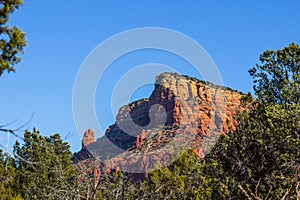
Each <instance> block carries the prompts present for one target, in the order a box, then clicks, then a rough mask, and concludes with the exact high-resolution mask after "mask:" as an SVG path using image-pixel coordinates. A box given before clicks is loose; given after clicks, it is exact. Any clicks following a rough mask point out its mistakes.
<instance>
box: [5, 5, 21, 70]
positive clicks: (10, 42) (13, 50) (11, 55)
mask: <svg viewBox="0 0 300 200" xmlns="http://www.w3.org/2000/svg"><path fill="white" fill-rule="evenodd" d="M22 4H23V2H22V0H1V1H0V76H1V75H2V73H3V72H4V71H7V72H11V71H13V72H14V71H15V69H14V68H13V66H14V65H15V64H17V63H19V62H20V61H21V59H20V57H18V54H19V53H23V50H24V47H25V46H26V40H25V33H24V32H23V31H21V30H20V29H19V28H18V27H16V26H13V27H10V26H9V25H8V21H9V17H10V15H11V13H13V12H14V11H15V10H16V9H18V8H19V7H20V6H21V5H22Z"/></svg>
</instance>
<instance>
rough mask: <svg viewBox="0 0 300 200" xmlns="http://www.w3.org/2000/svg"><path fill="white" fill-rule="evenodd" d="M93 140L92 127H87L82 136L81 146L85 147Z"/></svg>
mask: <svg viewBox="0 0 300 200" xmlns="http://www.w3.org/2000/svg"><path fill="white" fill-rule="evenodd" d="M93 142H95V138H94V131H93V130H92V129H88V130H87V131H85V132H84V134H83V138H82V146H83V147H87V146H88V145H89V144H91V143H93Z"/></svg>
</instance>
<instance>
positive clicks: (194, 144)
mask: <svg viewBox="0 0 300 200" xmlns="http://www.w3.org/2000/svg"><path fill="white" fill-rule="evenodd" d="M241 96H242V94H241V93H238V92H236V91H233V90H231V89H229V88H225V87H221V86H216V85H213V84H210V83H205V82H203V81H199V80H197V79H195V78H190V77H187V76H181V75H178V74H176V73H163V74H161V75H159V76H158V77H156V80H155V88H154V91H153V92H152V94H151V96H150V97H149V99H141V100H138V101H136V102H133V103H131V104H129V105H125V106H123V107H121V108H120V110H119V113H118V115H117V117H116V122H115V124H113V125H111V126H110V127H109V128H108V129H107V130H106V133H105V135H104V136H103V137H101V138H99V139H98V140H97V141H94V140H93V137H91V136H93V132H92V131H91V130H88V131H87V132H86V133H85V134H84V138H83V142H82V144H83V146H85V147H87V149H88V150H89V152H91V153H92V154H93V155H95V156H97V157H98V158H100V160H101V161H103V163H105V165H106V166H108V167H110V168H120V169H121V170H122V171H126V172H130V173H147V171H148V170H149V169H151V168H153V167H154V166H155V165H156V166H157V164H158V165H165V164H168V163H169V162H171V160H170V157H171V156H172V155H175V154H176V153H177V152H178V150H179V149H186V148H193V149H194V151H195V153H196V155H197V156H198V157H203V156H204V155H205V153H206V152H208V151H209V149H210V147H211V146H212V145H213V144H214V143H215V142H216V140H217V138H218V136H219V135H220V134H226V133H227V132H228V130H229V128H230V127H231V128H234V126H235V118H234V116H235V114H236V112H237V110H238V109H239V107H240V98H241ZM80 153H81V154H83V152H79V153H78V155H79V154H80Z"/></svg>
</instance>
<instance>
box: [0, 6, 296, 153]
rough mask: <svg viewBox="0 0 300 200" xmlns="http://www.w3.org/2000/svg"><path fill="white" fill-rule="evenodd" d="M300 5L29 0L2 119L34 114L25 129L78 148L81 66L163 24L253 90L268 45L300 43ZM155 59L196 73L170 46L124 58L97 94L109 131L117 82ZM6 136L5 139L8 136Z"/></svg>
mask: <svg viewBox="0 0 300 200" xmlns="http://www.w3.org/2000/svg"><path fill="white" fill-rule="evenodd" d="M299 8H300V1H299V0H286V1H283V0H281V1H279V0H260V1H258V0H257V1H255V0H251V1H250V0H247V1H216V0H212V1H200V0H193V1H185V2H184V1H174V0H172V1H171V0H165V1H161V0H152V1H145V0H144V1H141V0H131V1H122V0H118V1H116V0H110V1H103V0H86V1H78V0H52V1H29V0H27V1H25V4H24V6H23V7H21V9H20V10H19V11H17V12H15V13H14V14H13V16H12V18H11V21H10V23H11V24H13V25H17V26H19V27H20V28H21V29H22V30H24V31H25V32H26V34H27V41H28V46H27V47H26V50H25V54H24V55H23V56H22V58H23V60H22V63H21V64H19V65H17V66H16V70H17V71H16V73H15V74H13V73H10V74H7V73H4V75H3V76H2V77H1V78H0V96H1V104H0V110H1V114H0V124H5V123H8V122H11V121H14V120H17V121H16V122H14V123H13V124H11V125H10V127H11V128H14V127H18V126H19V125H22V124H23V123H25V122H26V121H27V120H28V119H29V118H30V116H31V114H32V113H33V114H34V115H33V119H32V120H31V121H30V123H29V124H27V125H26V126H25V128H27V129H32V128H33V127H36V128H37V129H38V130H40V131H41V133H42V134H44V135H50V134H53V133H56V132H58V133H60V134H61V135H62V137H63V138H66V141H68V142H69V143H70V144H71V150H72V151H78V150H79V149H80V147H81V146H80V145H81V141H80V140H81V139H80V137H79V136H78V134H77V131H76V128H75V124H74V121H73V114H72V92H73V85H74V81H75V78H76V74H77V72H78V70H79V68H80V65H81V64H82V62H83V60H84V59H85V57H86V56H87V55H88V54H89V53H90V52H91V50H92V49H94V48H95V47H96V46H97V45H98V44H99V43H100V42H102V41H103V40H105V39H107V38H108V37H110V36H112V35H114V34H117V33H119V32H122V31H125V30H128V29H133V28H140V27H164V28H169V29H173V30H176V31H179V32H182V33H184V34H186V35H188V36H190V37H191V38H193V39H195V40H196V41H197V42H198V43H199V44H201V45H202V46H203V47H204V48H205V49H206V51H207V52H208V53H209V54H210V56H211V57H212V59H213V60H214V61H215V63H216V64H217V66H218V69H219V71H220V73H221V75H222V78H223V81H224V83H225V85H226V86H229V87H231V88H233V89H236V90H239V91H242V92H248V91H252V80H251V78H250V77H249V75H248V72H247V71H248V69H249V68H251V67H252V66H254V65H255V63H258V57H259V54H260V53H262V52H263V50H265V49H279V48H282V47H284V46H286V45H288V44H289V43H291V42H294V43H298V44H300V15H299ZM149 62H152V63H162V64H166V65H169V66H172V67H174V68H175V69H178V70H180V71H181V72H182V73H184V74H187V75H191V76H193V71H191V70H189V68H190V66H189V64H188V63H186V62H185V61H183V60H182V59H180V58H178V57H176V56H174V55H171V54H168V53H166V52H160V51H154V50H152V51H151V50H149V51H141V52H134V53H131V54H128V55H126V56H124V57H122V58H120V59H119V60H117V62H115V63H114V65H113V66H112V67H111V68H110V70H108V71H107V72H106V74H105V76H104V78H103V80H102V81H103V82H102V83H101V86H99V87H98V89H97V93H96V112H97V117H98V120H99V121H101V124H103V126H104V127H103V129H105V126H106V127H107V126H108V125H109V124H112V123H113V121H114V118H113V115H112V113H111V110H110V97H111V91H112V88H113V85H114V84H115V82H116V81H117V80H118V78H120V77H121V76H122V74H123V73H124V72H126V71H128V70H130V69H131V68H132V67H134V66H137V65H141V64H144V63H149ZM152 88H153V87H152V86H149V85H148V86H146V87H144V88H142V89H139V90H138V91H137V92H136V93H134V94H133V97H132V100H136V99H138V98H141V97H148V96H149V94H150V92H151V90H152ZM125 103H127V102H124V104H125ZM90 128H93V127H90ZM20 134H22V133H20ZM100 135H101V133H96V136H97V137H99V136H100ZM0 140H2V141H1V143H2V144H3V142H4V143H5V140H6V138H5V137H4V136H1V137H0ZM14 140H15V138H13V137H11V138H10V141H14Z"/></svg>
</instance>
